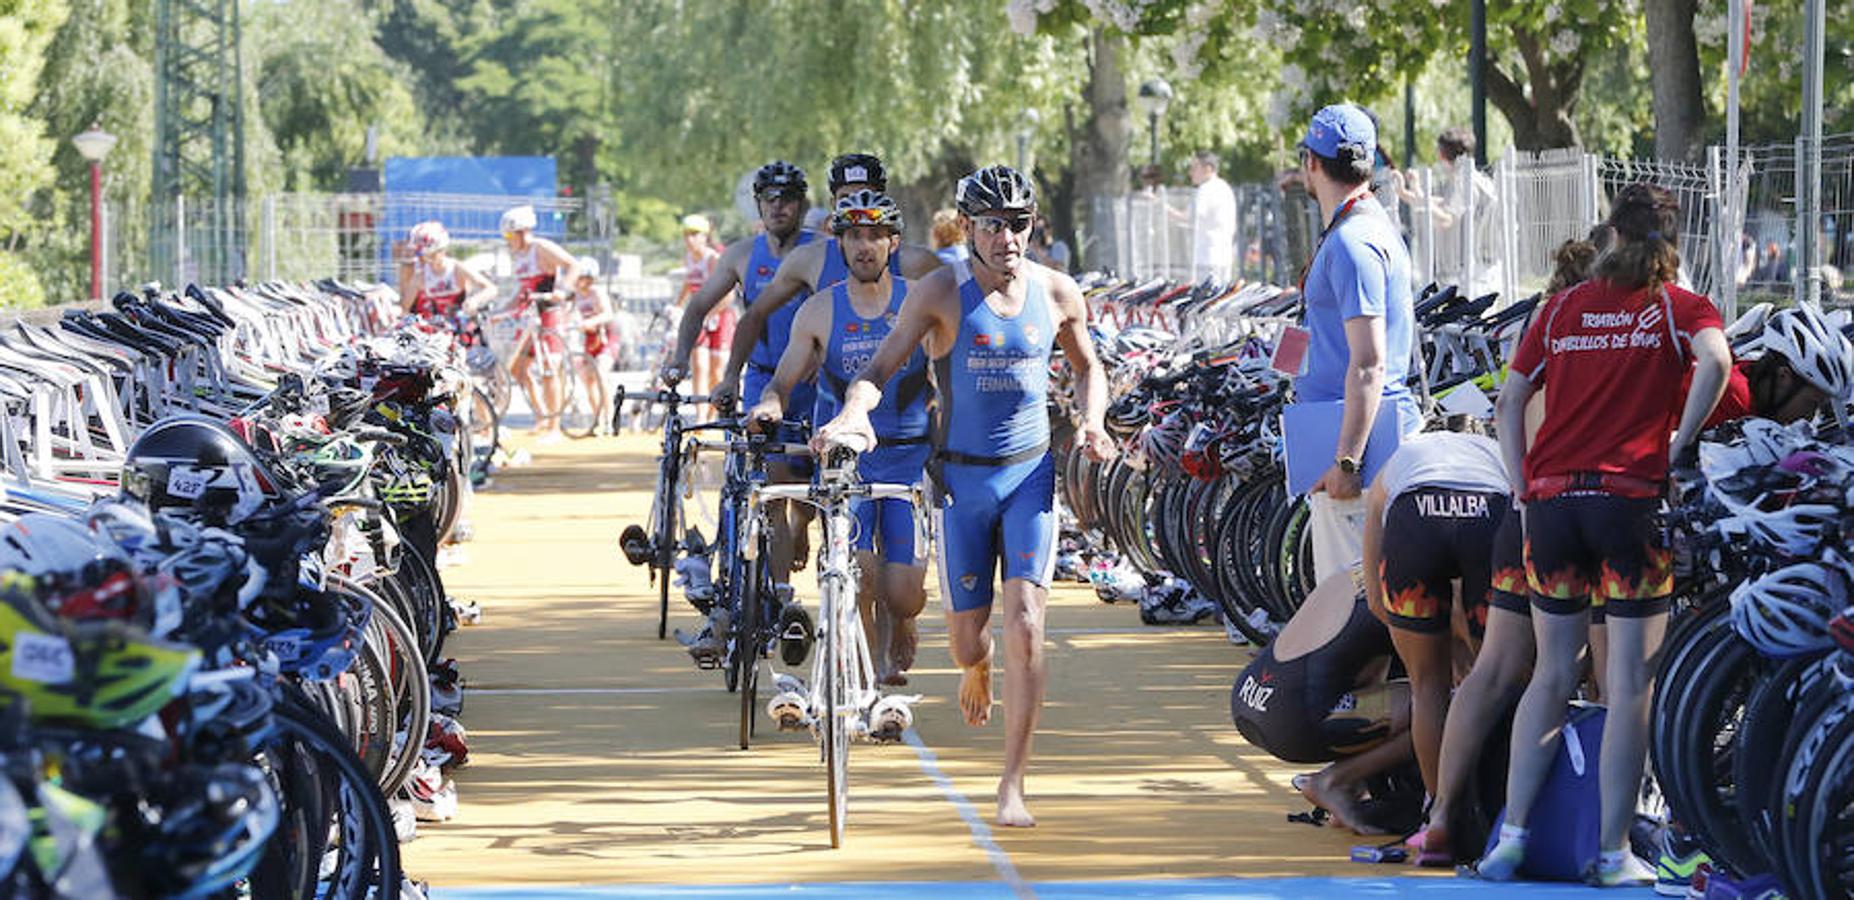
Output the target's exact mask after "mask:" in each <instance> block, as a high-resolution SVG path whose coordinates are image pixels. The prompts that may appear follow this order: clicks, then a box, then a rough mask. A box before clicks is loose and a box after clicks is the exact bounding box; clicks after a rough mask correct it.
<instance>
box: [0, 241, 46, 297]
mask: <svg viewBox="0 0 1854 900" xmlns="http://www.w3.org/2000/svg"><path fill="white" fill-rule="evenodd" d="M44 305H45V289H44V288H43V287H42V286H41V285H40V284H39V276H38V274H37V273H36V272H35V271H34V267H33V266H32V265H30V264H29V263H27V262H26V259H25V257H23V256H22V255H20V254H18V253H7V252H5V251H3V250H0V312H18V311H20V310H26V309H38V308H39V307H41V306H44Z"/></svg>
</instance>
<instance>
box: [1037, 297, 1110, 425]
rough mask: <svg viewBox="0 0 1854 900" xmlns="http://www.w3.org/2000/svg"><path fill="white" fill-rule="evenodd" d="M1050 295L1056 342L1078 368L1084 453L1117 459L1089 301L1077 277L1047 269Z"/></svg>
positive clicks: (1076, 381)
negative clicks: (1091, 333) (1091, 328)
mask: <svg viewBox="0 0 1854 900" xmlns="http://www.w3.org/2000/svg"><path fill="white" fill-rule="evenodd" d="M1046 271H1047V273H1048V274H1047V277H1048V278H1049V297H1050V300H1051V302H1052V303H1054V305H1055V313H1056V344H1057V346H1059V347H1061V348H1062V354H1063V355H1064V356H1066V357H1068V359H1069V368H1071V369H1073V370H1074V371H1075V385H1076V390H1077V391H1079V392H1080V394H1081V401H1082V402H1081V422H1080V425H1081V432H1080V435H1079V437H1080V438H1081V442H1082V452H1084V453H1086V454H1088V455H1089V456H1090V457H1092V458H1094V459H1096V460H1108V459H1113V458H1114V441H1113V439H1112V438H1109V437H1108V436H1107V427H1106V425H1105V424H1104V423H1105V422H1106V421H1107V372H1106V371H1104V370H1103V369H1102V368H1101V361H1100V360H1099V359H1097V358H1096V357H1095V355H1094V341H1093V340H1091V339H1089V337H1088V304H1087V302H1086V301H1084V300H1082V293H1081V288H1079V287H1077V286H1076V284H1075V279H1073V278H1070V277H1069V276H1067V275H1064V274H1062V273H1061V272H1057V271H1055V270H1053V269H1050V270H1046Z"/></svg>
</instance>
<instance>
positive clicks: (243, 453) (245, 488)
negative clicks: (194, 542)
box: [122, 415, 288, 525]
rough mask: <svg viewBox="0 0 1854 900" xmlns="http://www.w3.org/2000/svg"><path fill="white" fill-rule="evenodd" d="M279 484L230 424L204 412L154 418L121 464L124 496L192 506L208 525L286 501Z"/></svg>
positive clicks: (152, 504) (151, 503) (155, 504)
mask: <svg viewBox="0 0 1854 900" xmlns="http://www.w3.org/2000/svg"><path fill="white" fill-rule="evenodd" d="M282 484H283V483H282V482H281V481H279V480H278V479H277V476H276V475H275V473H273V472H272V471H271V469H270V466H269V465H267V464H266V463H265V462H264V460H263V459H262V458H260V457H259V456H258V454H257V452H256V451H254V450H252V449H251V447H250V445H248V444H246V443H245V442H244V441H241V440H239V439H238V435H236V434H234V433H233V432H232V429H231V428H229V427H227V426H226V425H224V424H223V423H220V422H216V421H214V420H212V419H208V418H205V417H204V416H195V415H183V416H173V417H170V418H166V419H162V420H161V421H159V422H156V423H154V424H153V425H151V426H149V428H148V430H147V431H144V432H142V436H141V437H139V438H136V440H135V443H134V444H133V445H131V446H130V447H129V453H128V457H127V458H126V459H125V460H124V461H123V464H122V493H123V496H125V497H129V498H133V499H135V500H139V501H141V502H142V503H143V504H144V505H146V506H147V507H148V509H149V510H150V511H154V510H162V509H174V508H181V509H190V510H194V511H197V512H199V513H201V514H202V515H203V516H204V519H205V521H206V523H207V524H212V525H235V524H237V523H239V522H242V521H244V520H245V519H247V518H250V517H251V515H252V514H254V513H256V512H258V511H260V510H264V509H271V508H275V507H276V506H277V505H279V504H281V503H284V502H286V501H287V499H288V498H286V497H285V496H284V491H283V487H282Z"/></svg>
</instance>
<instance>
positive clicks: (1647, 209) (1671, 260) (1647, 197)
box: [1596, 181, 1680, 291]
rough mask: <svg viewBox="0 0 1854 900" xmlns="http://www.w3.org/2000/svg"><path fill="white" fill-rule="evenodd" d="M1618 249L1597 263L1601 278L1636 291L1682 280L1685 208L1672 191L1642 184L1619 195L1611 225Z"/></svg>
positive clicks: (1611, 248) (1610, 216)
mask: <svg viewBox="0 0 1854 900" xmlns="http://www.w3.org/2000/svg"><path fill="white" fill-rule="evenodd" d="M1605 224H1607V225H1608V226H1609V227H1610V228H1612V229H1613V230H1614V231H1615V237H1616V240H1615V243H1614V244H1612V245H1611V246H1610V248H1609V252H1607V253H1605V254H1603V256H1602V258H1600V259H1598V260H1597V264H1596V274H1597V275H1598V276H1600V277H1603V278H1606V279H1609V281H1611V282H1612V283H1614V284H1616V285H1617V286H1618V287H1623V288H1627V289H1630V290H1634V289H1637V288H1643V287H1645V288H1648V289H1649V290H1650V291H1658V290H1660V289H1661V286H1662V285H1664V284H1668V283H1670V282H1672V281H1674V280H1676V279H1678V278H1679V277H1680V248H1679V241H1680V202H1679V201H1678V200H1676V199H1674V194H1673V192H1672V191H1669V190H1667V189H1666V188H1662V187H1657V186H1655V185H1653V184H1649V183H1648V182H1645V181H1638V182H1636V183H1634V184H1631V185H1629V186H1628V187H1625V188H1623V189H1622V190H1621V191H1618V192H1617V193H1616V199H1615V201H1614V202H1613V204H1612V205H1611V207H1610V211H1609V219H1608V220H1606V222H1605Z"/></svg>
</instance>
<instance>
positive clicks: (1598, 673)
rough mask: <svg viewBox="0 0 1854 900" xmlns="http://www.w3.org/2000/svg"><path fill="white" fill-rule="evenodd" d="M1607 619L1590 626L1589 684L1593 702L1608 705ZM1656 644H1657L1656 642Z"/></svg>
mask: <svg viewBox="0 0 1854 900" xmlns="http://www.w3.org/2000/svg"><path fill="white" fill-rule="evenodd" d="M1608 623H1609V617H1608V616H1605V617H1603V621H1602V622H1593V623H1591V625H1590V682H1591V687H1592V688H1594V689H1595V690H1594V691H1593V694H1594V696H1592V697H1591V698H1590V699H1591V700H1592V701H1593V702H1596V703H1601V704H1603V705H1604V706H1608V705H1609V625H1608ZM1657 643H1659V642H1658V641H1657Z"/></svg>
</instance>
